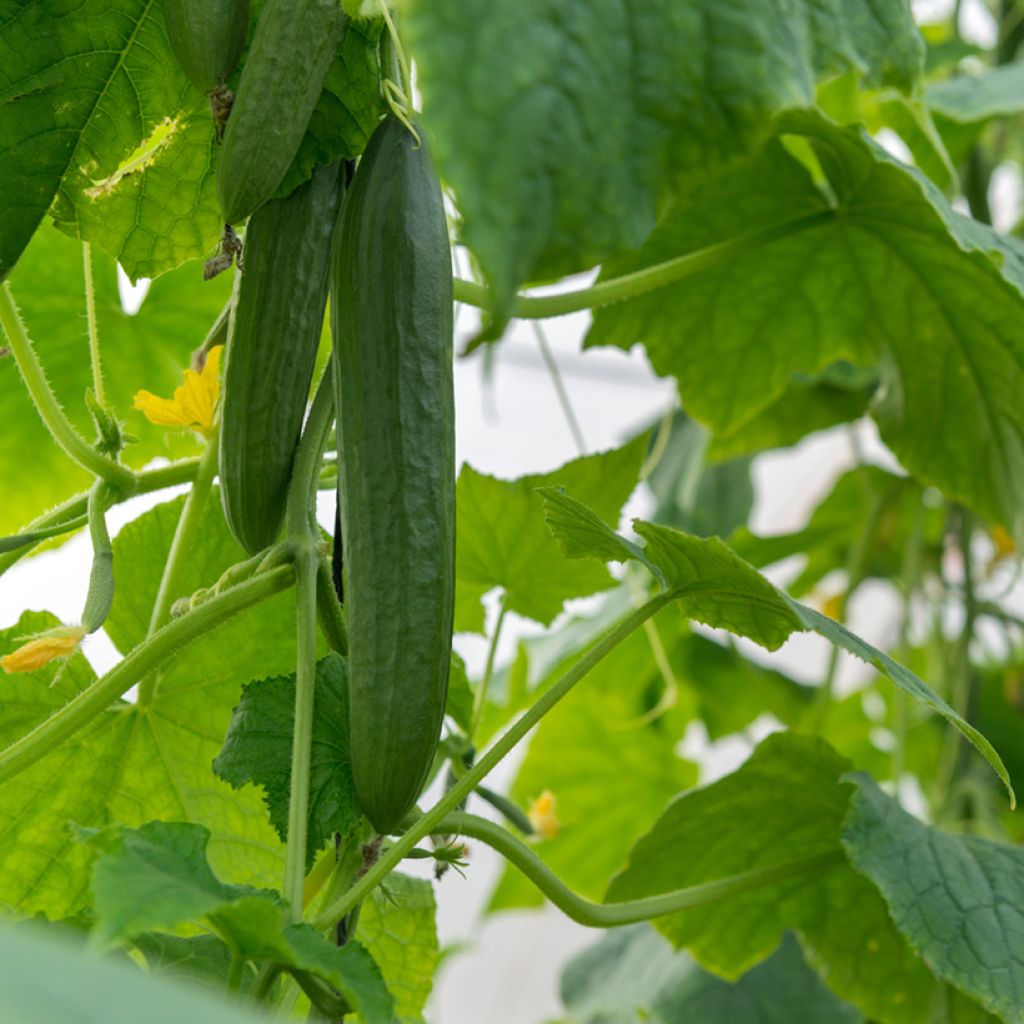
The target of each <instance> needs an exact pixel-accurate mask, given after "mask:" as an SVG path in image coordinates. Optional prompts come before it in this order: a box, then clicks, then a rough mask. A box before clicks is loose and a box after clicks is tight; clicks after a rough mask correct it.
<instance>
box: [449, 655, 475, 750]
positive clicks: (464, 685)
mask: <svg viewBox="0 0 1024 1024" xmlns="http://www.w3.org/2000/svg"><path fill="white" fill-rule="evenodd" d="M474 700H475V696H474V694H473V687H472V686H471V685H470V682H469V676H468V675H466V663H465V662H464V661H463V660H462V657H461V656H460V655H459V654H457V653H456V652H455V651H453V652H452V667H451V671H450V672H449V673H448V695H447V697H446V698H445V709H444V710H445V714H446V715H447V716H448V717H449V718H450V719H451V720H452V721H453V722H454V723H455V724H456V725H457V726H458V727H459V728H460V729H461V730H462V731H463V732H468V731H469V728H470V721H471V719H472V718H473V703H474Z"/></svg>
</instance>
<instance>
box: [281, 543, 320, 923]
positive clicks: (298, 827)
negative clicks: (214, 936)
mask: <svg viewBox="0 0 1024 1024" xmlns="http://www.w3.org/2000/svg"><path fill="white" fill-rule="evenodd" d="M318 563H319V559H318V558H317V556H316V554H315V552H312V551H304V552H302V553H300V554H299V555H298V557H297V558H296V560H295V587H296V592H295V601H296V605H295V607H296V616H295V617H296V656H295V727H294V730H293V732H292V768H291V790H290V793H289V798H288V842H287V846H286V847H285V867H284V898H285V899H286V900H287V901H288V905H289V912H290V914H291V920H292V923H296V924H297V923H298V922H300V921H301V920H302V903H303V899H302V898H303V890H304V887H305V882H306V843H307V834H306V833H307V831H308V825H309V773H310V769H311V767H312V748H313V714H314V704H315V698H316V604H317V602H316V577H317V568H318Z"/></svg>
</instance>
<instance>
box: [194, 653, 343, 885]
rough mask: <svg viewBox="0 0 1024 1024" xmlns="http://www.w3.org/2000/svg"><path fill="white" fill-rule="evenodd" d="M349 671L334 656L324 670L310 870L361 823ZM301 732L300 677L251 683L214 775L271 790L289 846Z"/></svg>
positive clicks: (320, 671)
mask: <svg viewBox="0 0 1024 1024" xmlns="http://www.w3.org/2000/svg"><path fill="white" fill-rule="evenodd" d="M347 685H348V673H347V669H346V665H345V660H344V659H343V658H342V657H340V656H339V655H337V654H333V653H331V654H328V655H327V657H326V658H324V659H323V660H322V661H321V662H319V663H318V664H317V667H316V696H315V707H316V713H315V716H314V719H313V741H312V742H313V747H312V753H311V758H312V762H311V765H310V773H309V810H308V833H307V841H306V866H307V868H309V867H311V866H312V864H313V860H314V858H315V857H316V854H317V852H318V851H319V850H320V849H321V848H322V847H323V845H324V844H325V843H326V842H328V841H329V840H331V839H332V838H333V836H334V834H335V833H340V834H342V835H345V834H347V833H348V832H349V831H350V830H351V829H352V828H353V827H354V826H355V824H356V822H357V820H358V817H359V812H358V811H357V810H356V803H355V792H354V790H353V788H352V769H351V766H350V764H349V758H348V689H347ZM294 729H295V674H294V673H292V674H291V675H289V676H286V677H284V678H282V677H280V676H278V677H274V678H271V679H259V680H254V681H253V682H251V683H248V684H247V685H246V687H245V689H244V690H243V691H242V699H241V700H240V701H239V702H238V706H237V707H236V708H235V710H234V713H233V714H232V716H231V725H230V726H229V728H228V734H227V737H226V738H225V740H224V747H223V749H222V750H221V752H220V753H219V754H218V755H217V757H216V759H215V760H214V762H213V770H214V771H215V772H216V773H217V775H219V776H220V777H221V778H222V779H223V780H224V781H225V782H229V783H231V785H232V786H234V787H235V788H236V789H241V787H242V786H244V785H246V784H247V783H253V784H255V785H257V786H260V787H261V788H262V789H263V800H264V802H265V803H266V805H267V811H268V813H269V814H270V820H271V822H272V823H273V825H274V828H275V829H276V830H277V834H278V835H279V836H280V837H281V841H282V842H285V841H286V840H287V838H288V803H289V798H290V795H291V773H292V772H291V766H292V739H293V733H294Z"/></svg>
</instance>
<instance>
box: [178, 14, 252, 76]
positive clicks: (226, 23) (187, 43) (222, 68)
mask: <svg viewBox="0 0 1024 1024" xmlns="http://www.w3.org/2000/svg"><path fill="white" fill-rule="evenodd" d="M164 19H165V21H166V23H167V34H168V36H170V40H171V49H172V50H174V56H175V57H176V58H177V61H178V64H180V65H181V69H182V71H184V72H185V74H186V75H188V77H189V78H190V79H191V80H192V84H193V85H195V86H196V88H198V89H201V90H202V91H203V92H204V93H209V92H212V91H213V90H214V89H216V88H217V87H218V86H222V85H223V84H224V83H225V82H226V81H227V79H228V75H230V74H231V72H232V71H234V70H235V65H236V64H237V63H238V58H239V57H240V56H241V55H242V47H243V46H244V45H245V30H246V28H248V25H249V0H164Z"/></svg>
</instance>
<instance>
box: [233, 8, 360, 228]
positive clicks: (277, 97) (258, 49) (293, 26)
mask: <svg viewBox="0 0 1024 1024" xmlns="http://www.w3.org/2000/svg"><path fill="white" fill-rule="evenodd" d="M347 23H348V19H347V17H346V16H345V14H344V12H343V11H342V8H341V4H340V3H339V2H338V0H267V2H266V4H265V5H264V7H263V12H262V13H261V14H260V18H259V21H258V22H257V24H256V32H255V35H254V37H253V41H252V46H251V47H250V49H249V56H248V57H247V58H246V61H245V67H243V69H242V78H241V81H240V82H239V85H238V91H237V93H236V94H235V99H234V105H233V107H232V110H231V116H230V117H229V118H228V123H227V130H226V131H225V133H224V144H223V146H222V147H221V152H220V159H219V162H218V165H217V193H218V195H219V197H220V205H221V210H222V211H223V214H224V220H225V222H226V223H228V224H237V223H239V222H240V221H243V220H245V218H246V217H248V216H249V215H250V214H251V213H252V212H253V211H254V210H256V209H258V208H259V207H260V206H262V205H263V204H264V203H265V202H266V201H267V200H268V199H270V197H271V196H272V195H273V194H274V192H275V190H276V189H277V187H278V185H280V184H281V181H282V180H283V178H284V176H285V174H286V173H287V171H288V168H289V167H290V166H291V162H292V159H293V158H294V156H295V154H296V152H297V151H298V148H299V143H300V142H301V141H302V136H303V135H304V134H305V131H306V126H307V124H308V123H309V117H310V114H312V112H313V108H314V107H315V106H316V101H317V99H318V98H319V96H320V92H321V90H322V88H323V84H324V78H325V77H326V75H327V69H328V68H329V67H330V64H331V61H332V60H333V59H334V55H335V54H336V53H337V50H338V46H339V44H340V43H341V39H342V36H343V35H344V33H345V26H346V25H347Z"/></svg>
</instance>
